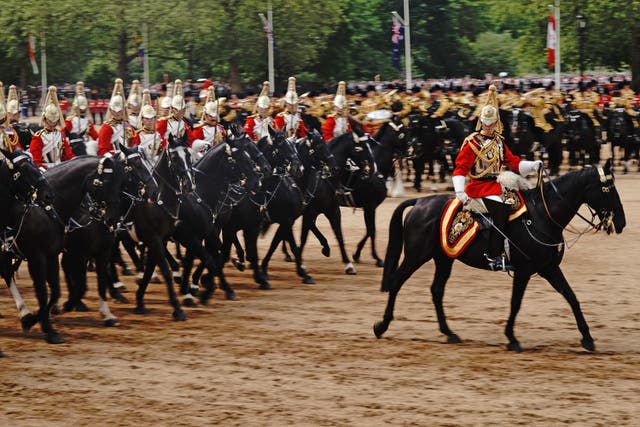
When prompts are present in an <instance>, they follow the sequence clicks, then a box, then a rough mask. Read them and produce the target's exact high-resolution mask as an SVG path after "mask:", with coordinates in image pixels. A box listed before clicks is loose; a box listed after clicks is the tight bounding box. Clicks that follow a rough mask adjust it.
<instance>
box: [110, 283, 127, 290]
mask: <svg viewBox="0 0 640 427" xmlns="http://www.w3.org/2000/svg"><path fill="white" fill-rule="evenodd" d="M113 287H114V288H116V289H122V288H124V287H125V285H124V283H122V282H116V283H114V284H113Z"/></svg>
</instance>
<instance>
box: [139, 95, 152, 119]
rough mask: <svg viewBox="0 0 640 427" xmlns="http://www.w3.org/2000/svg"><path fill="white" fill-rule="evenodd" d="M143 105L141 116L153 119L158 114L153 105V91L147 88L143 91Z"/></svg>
mask: <svg viewBox="0 0 640 427" xmlns="http://www.w3.org/2000/svg"><path fill="white" fill-rule="evenodd" d="M141 102H142V107H141V108H140V118H145V119H152V118H154V117H155V116H156V109H155V108H153V105H151V92H149V89H145V90H144V92H143V93H142V101H141Z"/></svg>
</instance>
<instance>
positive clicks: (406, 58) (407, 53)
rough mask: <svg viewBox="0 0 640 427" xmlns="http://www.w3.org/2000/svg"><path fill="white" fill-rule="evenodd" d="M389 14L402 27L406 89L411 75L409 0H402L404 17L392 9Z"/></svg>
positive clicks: (408, 87) (410, 85)
mask: <svg viewBox="0 0 640 427" xmlns="http://www.w3.org/2000/svg"><path fill="white" fill-rule="evenodd" d="M391 14H392V15H393V16H394V17H395V18H396V19H397V20H398V21H400V24H401V25H402V26H403V27H404V68H405V76H406V77H405V79H406V86H407V90H409V89H410V88H411V87H412V86H413V83H412V76H411V31H410V27H409V0H404V17H402V16H400V15H399V14H398V12H396V11H393V12H391Z"/></svg>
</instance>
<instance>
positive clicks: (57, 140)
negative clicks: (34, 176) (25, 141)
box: [29, 130, 76, 168]
mask: <svg viewBox="0 0 640 427" xmlns="http://www.w3.org/2000/svg"><path fill="white" fill-rule="evenodd" d="M57 134H59V135H57ZM29 152H30V153H31V155H32V156H33V162H34V163H35V164H36V166H38V167H44V168H49V167H50V166H53V165H54V164H57V163H60V162H61V161H65V160H71V159H73V158H74V157H75V156H76V155H75V154H73V151H71V146H70V145H69V141H68V140H67V138H66V137H65V136H64V134H63V133H62V132H61V131H59V130H54V131H50V132H47V131H46V130H41V131H40V132H38V133H36V134H35V135H33V137H32V138H31V144H29ZM43 152H44V154H43ZM45 156H48V157H49V158H48V159H46V158H45ZM50 160H51V161H50Z"/></svg>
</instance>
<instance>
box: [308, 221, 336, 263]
mask: <svg viewBox="0 0 640 427" xmlns="http://www.w3.org/2000/svg"><path fill="white" fill-rule="evenodd" d="M309 230H310V231H311V232H312V233H313V235H314V236H316V239H318V242H320V246H322V249H321V252H322V255H324V256H326V257H328V256H330V255H331V246H329V242H328V241H327V238H326V237H324V234H322V232H321V231H320V230H319V229H318V226H317V225H316V223H315V221H314V222H313V224H312V225H311V228H310V229H309Z"/></svg>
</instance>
